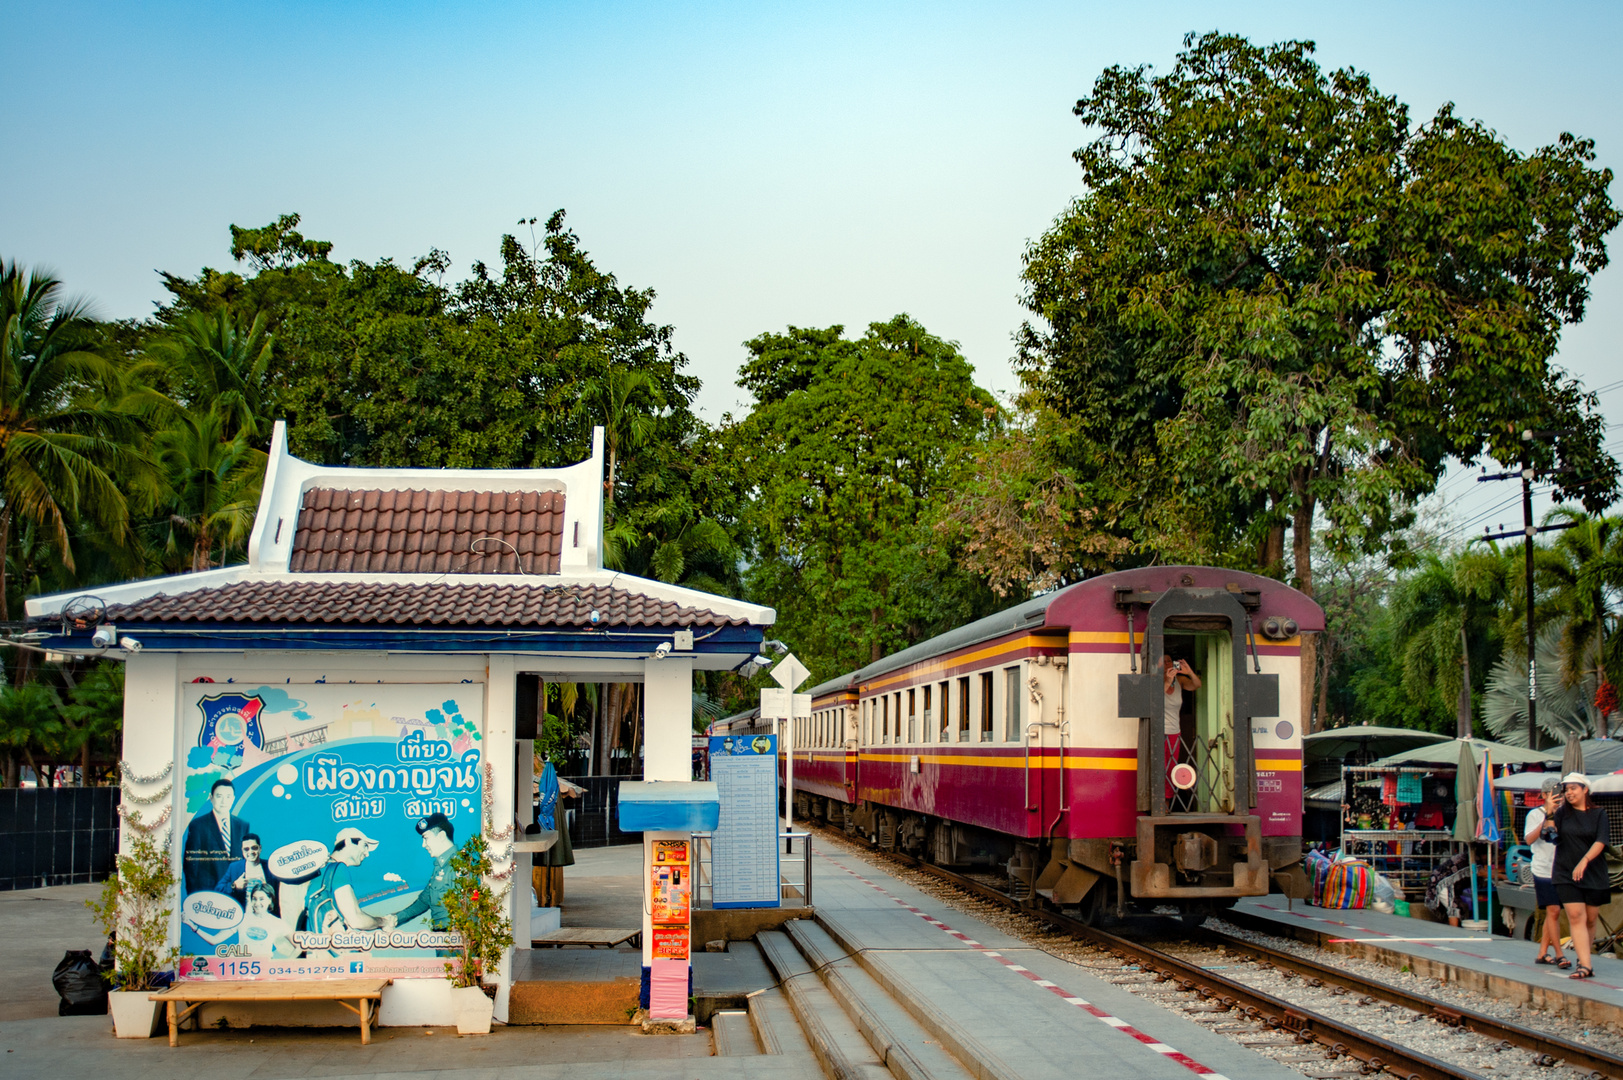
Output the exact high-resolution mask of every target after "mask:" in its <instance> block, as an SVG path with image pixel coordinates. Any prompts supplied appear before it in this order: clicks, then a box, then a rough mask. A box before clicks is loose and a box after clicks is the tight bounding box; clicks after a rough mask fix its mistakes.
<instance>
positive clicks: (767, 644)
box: [761, 640, 789, 664]
mask: <svg viewBox="0 0 1623 1080" xmlns="http://www.w3.org/2000/svg"><path fill="white" fill-rule="evenodd" d="M768 649H771V650H772V651H773V652H775V653H777V654H778V655H779V656H784V655H786V654H787V653H788V652H789V646H787V645H785V644H784V643H783V642H781V641H777V640H773V641H763V642H761V652H762V653H765V652H766V650H768ZM771 662H772V661H770V660H768V661H767V663H769V664H770V663H771Z"/></svg>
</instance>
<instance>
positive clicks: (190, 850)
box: [180, 777, 248, 895]
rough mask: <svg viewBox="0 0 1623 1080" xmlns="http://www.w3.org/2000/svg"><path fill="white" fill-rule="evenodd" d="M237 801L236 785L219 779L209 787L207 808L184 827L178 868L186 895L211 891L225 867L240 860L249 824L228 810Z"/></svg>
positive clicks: (227, 780)
mask: <svg viewBox="0 0 1623 1080" xmlns="http://www.w3.org/2000/svg"><path fill="white" fill-rule="evenodd" d="M236 802H237V788H236V785H235V784H233V783H232V782H231V781H230V780H229V779H225V778H223V777H222V778H221V779H219V780H216V781H214V786H213V787H211V788H209V805H208V808H207V809H205V810H200V811H198V813H197V816H196V817H194V818H192V821H191V824H190V825H187V826H186V843H185V846H184V848H182V854H181V859H180V868H181V873H182V875H183V876H184V877H185V879H186V893H187V895H190V894H192V893H194V892H206V891H208V890H211V889H213V888H214V886H215V884H216V883H217V882H219V880H220V877H221V876H222V875H223V874H224V873H225V872H226V870H227V868H229V867H230V866H231V864H232V863H233V862H235V861H237V860H238V859H241V858H242V840H243V837H245V836H247V835H248V823H247V822H246V821H244V820H242V818H239V817H233V816H232V814H231V808H232V807H233V806H235V805H236Z"/></svg>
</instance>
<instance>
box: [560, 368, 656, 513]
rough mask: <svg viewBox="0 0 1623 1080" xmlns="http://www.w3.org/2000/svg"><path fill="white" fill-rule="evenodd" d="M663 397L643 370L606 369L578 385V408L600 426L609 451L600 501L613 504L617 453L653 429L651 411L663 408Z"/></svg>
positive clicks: (639, 440)
mask: <svg viewBox="0 0 1623 1080" xmlns="http://www.w3.org/2000/svg"><path fill="white" fill-rule="evenodd" d="M664 404H665V401H664V396H663V395H662V394H661V393H660V392H659V387H658V386H656V385H655V383H654V380H653V379H652V378H650V377H649V376H648V373H647V372H643V371H635V370H633V369H631V368H618V367H617V368H610V369H609V370H608V371H606V372H604V373H603V374H602V375H599V376H597V377H595V378H591V379H588V380H586V382H585V383H584V384H583V385H582V386H581V391H580V406H579V407H580V409H581V410H582V411H583V412H584V413H586V415H588V416H590V417H591V418H592V420H594V421H596V422H599V423H601V424H602V425H603V441H604V443H605V444H606V449H607V450H608V452H609V477H608V480H607V482H606V485H605V486H606V489H607V490H606V491H605V499H604V501H605V502H606V503H607V504H608V505H609V506H611V507H612V506H613V505H614V489H615V482H616V478H617V475H618V468H619V460H620V454H621V452H622V451H629V450H632V449H634V448H636V447H637V446H639V445H641V444H642V443H643V442H645V441H646V440H647V439H648V437H649V436H650V435H652V434H653V431H654V414H655V413H656V412H657V411H658V410H659V409H661V408H663V407H664Z"/></svg>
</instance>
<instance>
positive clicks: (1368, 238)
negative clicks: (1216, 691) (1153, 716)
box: [1018, 33, 1618, 704]
mask: <svg viewBox="0 0 1623 1080" xmlns="http://www.w3.org/2000/svg"><path fill="white" fill-rule="evenodd" d="M1312 52H1313V46H1312V44H1311V43H1310V42H1286V43H1283V44H1280V45H1273V46H1266V47H1259V46H1255V45H1253V44H1251V43H1250V42H1248V41H1246V40H1244V39H1243V38H1239V37H1235V36H1231V35H1223V34H1215V33H1214V34H1208V35H1206V36H1205V37H1202V38H1199V39H1196V38H1195V37H1194V36H1193V35H1191V36H1190V37H1189V38H1186V39H1185V51H1184V52H1183V53H1181V54H1180V55H1179V57H1178V61H1177V64H1176V66H1175V67H1174V68H1173V70H1172V71H1171V72H1169V73H1168V74H1166V75H1163V76H1158V77H1152V76H1151V74H1150V73H1149V72H1148V71H1147V69H1145V68H1142V67H1140V68H1133V69H1126V68H1120V67H1113V68H1110V69H1108V70H1107V71H1105V72H1104V73H1103V74H1102V75H1101V76H1100V77H1099V79H1098V80H1097V81H1096V82H1095V84H1094V87H1093V93H1092V95H1091V96H1089V97H1085V98H1083V99H1082V100H1080V101H1078V102H1077V105H1076V110H1075V111H1076V115H1077V116H1078V118H1079V119H1081V120H1082V122H1083V123H1085V124H1088V125H1091V126H1094V127H1096V128H1098V129H1099V130H1100V134H1099V136H1098V137H1097V138H1096V139H1095V140H1094V141H1093V142H1091V143H1090V144H1088V145H1087V146H1085V147H1083V148H1082V149H1080V150H1078V151H1077V153H1076V158H1077V160H1078V162H1079V163H1080V165H1081V167H1082V174H1083V183H1084V188H1085V190H1084V193H1083V194H1082V195H1081V196H1080V197H1078V198H1077V199H1076V200H1075V201H1074V202H1073V203H1072V204H1071V206H1070V207H1069V208H1068V209H1067V210H1066V211H1065V212H1064V213H1063V214H1062V215H1061V216H1060V217H1059V219H1058V220H1057V221H1056V222H1055V224H1054V225H1053V227H1052V228H1051V229H1050V230H1049V231H1048V232H1047V233H1046V234H1045V235H1044V236H1043V237H1042V238H1041V239H1040V240H1039V241H1037V242H1036V243H1035V244H1033V245H1032V246H1031V248H1030V249H1029V250H1028V252H1027V255H1026V269H1025V274H1024V278H1025V282H1026V286H1027V295H1026V304H1027V306H1028V308H1029V309H1030V310H1031V312H1032V313H1033V315H1034V316H1036V320H1035V321H1033V322H1032V323H1028V324H1027V326H1026V327H1025V328H1024V329H1023V331H1022V333H1021V336H1020V339H1019V357H1018V364H1019V366H1020V368H1021V370H1022V373H1023V375H1024V377H1025V379H1026V380H1027V382H1028V385H1029V386H1031V387H1032V388H1033V389H1034V390H1035V391H1036V392H1037V393H1038V394H1039V395H1040V396H1041V398H1042V399H1043V400H1044V401H1045V402H1046V403H1047V404H1048V405H1050V406H1051V407H1052V408H1054V409H1056V410H1057V411H1059V412H1060V413H1061V414H1062V415H1064V416H1067V417H1072V418H1075V419H1077V420H1078V422H1079V435H1080V438H1079V440H1078V444H1077V452H1076V456H1075V457H1074V459H1073V462H1072V463H1073V464H1074V465H1075V466H1077V467H1078V468H1079V469H1084V470H1086V473H1085V475H1086V476H1095V475H1097V476H1100V477H1103V478H1105V482H1106V483H1108V484H1109V485H1112V486H1114V487H1116V488H1118V489H1119V494H1118V497H1117V498H1114V499H1112V502H1113V503H1120V504H1124V505H1134V506H1136V507H1137V509H1136V511H1135V514H1134V520H1133V521H1132V525H1133V528H1134V531H1135V534H1136V536H1137V538H1138V539H1139V540H1140V541H1141V543H1143V544H1144V545H1145V546H1146V547H1147V548H1149V549H1152V550H1155V551H1159V552H1163V553H1166V554H1168V555H1169V556H1170V557H1189V556H1191V555H1193V556H1195V557H1203V558H1204V559H1213V560H1215V561H1231V559H1232V555H1233V554H1237V553H1241V552H1250V553H1251V554H1250V561H1251V562H1252V563H1253V565H1255V566H1256V567H1257V568H1259V569H1261V570H1262V571H1264V572H1269V573H1276V574H1283V573H1284V572H1285V571H1286V566H1285V561H1284V533H1285V531H1286V529H1287V528H1288V529H1289V531H1290V534H1291V562H1290V566H1289V572H1290V574H1291V576H1292V577H1293V579H1294V582H1295V583H1296V584H1297V586H1298V587H1299V588H1301V589H1302V590H1303V591H1304V592H1306V593H1308V594H1309V595H1312V594H1313V591H1314V585H1315V582H1314V574H1313V558H1312V542H1313V535H1314V528H1315V521H1316V520H1322V521H1323V522H1324V524H1325V526H1326V540H1327V541H1328V542H1329V544H1330V545H1331V546H1332V547H1333V548H1338V549H1354V548H1356V549H1362V550H1374V549H1377V548H1379V547H1380V546H1381V545H1382V543H1383V542H1384V541H1385V540H1386V538H1387V537H1388V536H1390V534H1391V533H1392V532H1393V530H1395V529H1398V528H1401V527H1402V526H1403V525H1404V524H1405V523H1406V522H1407V521H1408V519H1409V514H1410V510H1409V508H1410V506H1411V505H1412V503H1413V500H1415V499H1416V498H1417V497H1419V496H1420V495H1422V494H1424V493H1425V492H1427V491H1429V490H1431V488H1432V487H1433V486H1434V484H1435V481H1436V478H1437V476H1438V475H1439V474H1440V472H1441V469H1442V465H1443V461H1444V458H1445V456H1447V455H1449V454H1452V455H1454V456H1455V457H1457V458H1459V459H1460V460H1462V461H1465V462H1471V461H1474V460H1476V459H1477V458H1478V457H1479V456H1481V455H1483V454H1490V455H1492V456H1494V457H1495V458H1496V459H1497V460H1500V461H1513V460H1519V459H1520V456H1521V455H1522V453H1523V450H1524V447H1523V444H1522V442H1521V441H1520V438H1519V433H1520V431H1521V430H1522V429H1523V428H1524V427H1526V426H1533V427H1536V428H1541V429H1543V428H1550V429H1562V430H1563V431H1569V432H1571V434H1563V435H1562V436H1560V437H1559V438H1558V440H1557V442H1558V443H1560V444H1561V445H1559V446H1558V447H1557V448H1556V450H1555V453H1556V454H1558V455H1560V456H1561V457H1562V460H1564V461H1566V462H1567V463H1569V464H1574V463H1579V462H1581V463H1582V467H1580V468H1579V469H1578V470H1576V471H1575V472H1573V473H1570V474H1565V478H1564V479H1563V480H1562V481H1561V483H1562V484H1563V485H1564V487H1563V491H1564V492H1567V493H1570V494H1572V495H1573V496H1574V497H1581V498H1582V499H1583V500H1584V501H1585V503H1586V504H1588V505H1591V506H1593V507H1599V506H1603V505H1605V504H1606V503H1608V502H1610V500H1611V497H1612V493H1613V492H1614V491H1615V489H1616V482H1617V464H1616V462H1615V461H1613V460H1612V459H1611V458H1610V457H1609V456H1608V455H1606V454H1605V453H1604V451H1603V450H1602V449H1601V436H1602V432H1603V422H1602V421H1601V419H1600V417H1599V414H1598V411H1597V410H1596V403H1595V399H1594V396H1593V395H1589V394H1585V393H1584V392H1583V391H1582V390H1581V388H1580V387H1578V386H1577V385H1576V384H1575V383H1574V382H1573V381H1572V380H1570V379H1569V378H1567V377H1566V376H1565V375H1564V374H1563V373H1562V372H1560V370H1559V369H1557V368H1555V367H1553V366H1552V364H1551V363H1550V361H1551V358H1552V356H1553V354H1554V351H1555V348H1556V345H1557V343H1558V341H1559V335H1560V331H1561V329H1562V327H1563V326H1565V325H1567V324H1569V323H1572V322H1576V321H1578V320H1579V319H1581V318H1582V315H1583V309H1584V304H1585V301H1586V300H1587V297H1588V282H1589V280H1590V278H1591V277H1592V276H1593V274H1594V273H1595V272H1597V271H1598V270H1599V269H1601V268H1602V267H1604V266H1605V265H1606V261H1607V256H1606V249H1605V244H1604V238H1605V235H1606V234H1607V233H1608V232H1609V231H1610V230H1611V229H1612V228H1613V227H1615V225H1616V224H1617V221H1618V215H1617V213H1616V211H1615V210H1614V209H1613V207H1612V204H1611V200H1610V197H1609V195H1608V193H1607V186H1608V185H1609V184H1610V182H1611V173H1610V171H1609V170H1604V169H1595V168H1593V167H1592V166H1591V162H1592V161H1593V159H1594V151H1593V145H1592V144H1591V143H1590V142H1589V141H1587V140H1581V139H1576V138H1574V137H1572V136H1570V135H1562V136H1561V137H1560V138H1559V139H1558V141H1557V142H1556V143H1555V144H1554V145H1552V146H1548V147H1544V148H1542V149H1540V150H1538V151H1536V152H1534V153H1532V154H1527V155H1524V154H1521V153H1518V152H1517V151H1515V150H1512V149H1511V148H1509V147H1507V146H1505V145H1504V144H1503V142H1501V141H1500V140H1499V139H1498V137H1497V136H1495V135H1494V134H1493V133H1492V132H1491V131H1489V130H1487V129H1486V128H1484V127H1483V126H1482V125H1480V124H1475V123H1467V122H1465V121H1462V120H1460V119H1458V118H1457V117H1455V116H1454V114H1453V111H1452V107H1444V108H1443V109H1442V110H1440V111H1439V112H1438V114H1437V115H1436V116H1435V117H1434V118H1433V119H1432V120H1431V121H1430V122H1428V123H1425V124H1422V125H1419V126H1412V125H1411V124H1410V121H1409V116H1408V110H1407V109H1406V108H1405V107H1404V106H1403V105H1402V104H1400V103H1399V102H1398V101H1397V100H1396V99H1395V98H1392V97H1389V96H1386V95H1383V94H1381V93H1379V92H1378V91H1377V90H1376V88H1375V87H1374V86H1373V85H1372V83H1371V82H1370V79H1369V78H1368V76H1367V75H1364V74H1362V73H1359V72H1355V71H1352V70H1341V71H1335V72H1329V73H1327V72H1324V71H1323V70H1321V69H1320V68H1319V66H1318V64H1317V63H1316V62H1315V61H1314V60H1313V58H1312ZM1535 464H1538V463H1536V462H1535ZM1191 548H1194V549H1195V550H1194V551H1191V550H1190V549H1191ZM1304 648H1305V658H1306V659H1308V660H1309V661H1310V662H1311V660H1312V644H1311V642H1309V643H1307V644H1306V645H1305V646H1304ZM1305 689H1306V688H1305V687H1304V691H1305ZM1304 704H1305V703H1304Z"/></svg>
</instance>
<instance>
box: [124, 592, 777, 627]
mask: <svg viewBox="0 0 1623 1080" xmlns="http://www.w3.org/2000/svg"><path fill="white" fill-rule="evenodd" d="M594 610H595V611H597V612H598V614H599V616H600V618H599V622H598V624H597V626H598V628H600V629H601V628H605V627H619V626H648V627H654V626H743V625H745V623H746V622H747V620H745V619H738V618H733V617H731V616H728V615H723V614H721V613H720V612H715V611H710V610H708V609H705V608H692V607H683V606H682V605H680V604H677V603H674V602H672V601H669V600H660V599H657V598H656V597H652V596H643V595H640V594H638V593H633V592H627V591H626V590H624V589H614V588H609V587H608V586H605V585H521V584H517V583H514V584H511V585H508V584H502V585H488V584H481V585H471V584H470V585H458V584H454V583H450V582H446V583H438V582H436V583H434V584H431V585H413V584H405V583H398V584H397V583H391V582H364V583H363V582H328V581H241V582H237V583H235V584H232V585H222V586H219V587H217V588H209V589H196V590H194V591H192V592H185V593H179V594H177V595H175V596H168V595H165V594H162V593H160V594H158V595H157V596H152V597H148V598H146V599H144V600H137V601H135V602H133V603H129V604H118V605H114V606H112V607H109V608H108V609H107V620H108V621H109V622H112V623H115V624H116V623H209V624H219V623H281V624H301V625H332V624H339V625H369V624H370V625H378V626H473V627H486V626H546V627H553V626H555V627H590V626H591V625H592V623H591V613H592V612H593V611H594Z"/></svg>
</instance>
